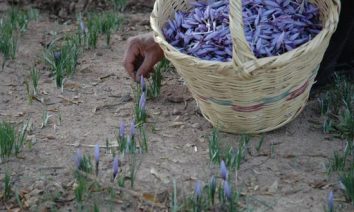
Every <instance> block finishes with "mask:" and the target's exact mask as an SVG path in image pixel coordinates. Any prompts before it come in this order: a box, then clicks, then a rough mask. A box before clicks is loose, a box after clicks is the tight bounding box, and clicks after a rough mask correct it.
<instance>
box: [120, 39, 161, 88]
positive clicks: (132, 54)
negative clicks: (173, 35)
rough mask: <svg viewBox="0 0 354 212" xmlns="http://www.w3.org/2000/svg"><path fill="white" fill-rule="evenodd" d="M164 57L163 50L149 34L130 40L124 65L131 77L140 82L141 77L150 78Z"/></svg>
mask: <svg viewBox="0 0 354 212" xmlns="http://www.w3.org/2000/svg"><path fill="white" fill-rule="evenodd" d="M163 57H164V54H163V51H162V49H161V48H160V46H159V45H158V44H157V43H155V41H154V38H153V35H152V33H148V34H143V35H138V36H135V37H131V38H129V39H128V43H127V47H126V50H125V54H124V59H123V65H124V68H125V70H126V71H127V72H128V74H129V75H130V77H131V78H133V80H135V81H139V80H140V76H141V75H143V76H144V77H148V76H149V74H150V73H151V72H152V71H153V68H154V65H155V64H157V63H158V62H159V61H161V60H162V59H163Z"/></svg>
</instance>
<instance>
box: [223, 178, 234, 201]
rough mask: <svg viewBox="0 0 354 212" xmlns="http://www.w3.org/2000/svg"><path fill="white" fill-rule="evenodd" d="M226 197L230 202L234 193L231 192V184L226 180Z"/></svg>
mask: <svg viewBox="0 0 354 212" xmlns="http://www.w3.org/2000/svg"><path fill="white" fill-rule="evenodd" d="M224 195H225V197H226V198H227V199H228V200H230V199H231V197H232V191H231V187H230V184H229V182H227V181H226V180H225V181H224Z"/></svg>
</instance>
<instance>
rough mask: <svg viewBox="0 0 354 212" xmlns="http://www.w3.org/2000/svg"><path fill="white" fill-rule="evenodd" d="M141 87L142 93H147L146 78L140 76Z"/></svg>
mask: <svg viewBox="0 0 354 212" xmlns="http://www.w3.org/2000/svg"><path fill="white" fill-rule="evenodd" d="M140 87H141V91H142V92H145V90H146V87H145V80H144V76H143V75H140Z"/></svg>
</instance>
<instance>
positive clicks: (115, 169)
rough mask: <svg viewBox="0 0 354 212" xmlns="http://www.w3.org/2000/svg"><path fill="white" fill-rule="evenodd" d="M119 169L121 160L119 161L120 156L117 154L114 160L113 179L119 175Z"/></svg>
mask: <svg viewBox="0 0 354 212" xmlns="http://www.w3.org/2000/svg"><path fill="white" fill-rule="evenodd" d="M118 170H119V162H118V156H116V157H115V158H114V161H113V179H115V178H116V177H117V175H118Z"/></svg>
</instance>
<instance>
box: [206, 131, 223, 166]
mask: <svg viewBox="0 0 354 212" xmlns="http://www.w3.org/2000/svg"><path fill="white" fill-rule="evenodd" d="M209 159H210V161H212V162H213V163H217V164H219V163H220V161H221V160H220V146H219V132H218V130H217V129H216V128H214V129H213V132H212V135H211V138H209Z"/></svg>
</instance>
